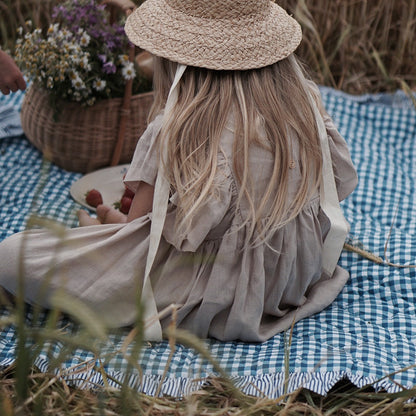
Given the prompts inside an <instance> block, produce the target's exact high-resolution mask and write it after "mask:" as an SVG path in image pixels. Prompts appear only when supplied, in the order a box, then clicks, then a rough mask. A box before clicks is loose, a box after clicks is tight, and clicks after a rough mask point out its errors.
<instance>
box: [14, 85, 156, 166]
mask: <svg viewBox="0 0 416 416" xmlns="http://www.w3.org/2000/svg"><path fill="white" fill-rule="evenodd" d="M122 101H123V98H111V99H107V100H102V101H98V102H97V103H96V104H95V105H93V106H91V107H84V106H81V105H80V104H77V103H74V102H61V103H60V110H59V113H58V120H57V121H54V113H55V109H54V108H52V107H51V105H50V103H49V96H48V93H47V91H45V90H43V89H41V88H39V87H37V86H36V85H32V86H31V87H30V89H29V91H28V92H27V94H26V96H25V98H24V100H23V103H22V111H21V120H22V128H23V131H24V132H25V134H26V137H27V138H28V139H29V141H30V142H31V143H32V144H33V145H34V146H35V147H36V148H38V149H39V150H40V151H41V152H42V153H43V154H44V155H45V157H46V158H47V159H49V160H51V161H52V162H53V163H55V164H56V165H58V166H60V167H62V168H64V169H66V170H69V171H72V172H83V173H85V172H90V171H92V170H95V169H97V168H101V167H103V166H108V165H110V164H111V161H112V158H113V154H114V149H115V146H116V141H117V134H118V131H119V122H120V114H121V112H122V110H121V106H122ZM152 102H153V93H152V92H149V93H143V94H137V95H133V96H132V98H131V101H130V110H129V114H128V117H127V120H126V126H125V132H124V141H123V147H122V150H121V155H120V159H119V163H128V162H130V161H131V158H132V156H133V153H134V150H135V147H136V143H137V140H138V138H139V137H140V135H141V134H142V133H143V131H144V130H145V128H146V119H147V115H148V112H149V109H150V106H151V105H152Z"/></svg>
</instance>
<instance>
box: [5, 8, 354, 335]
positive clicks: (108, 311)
mask: <svg viewBox="0 0 416 416" xmlns="http://www.w3.org/2000/svg"><path fill="white" fill-rule="evenodd" d="M125 29H126V33H127V35H128V37H129V38H130V40H131V41H132V42H133V43H134V44H136V45H138V46H140V47H141V48H143V49H146V50H148V51H149V52H151V53H153V54H154V55H155V59H154V61H155V63H154V66H155V67H154V72H155V76H154V90H155V101H154V106H153V109H152V111H151V115H150V118H151V119H152V122H151V123H150V124H149V127H148V129H147V130H146V132H145V133H144V135H143V136H142V137H141V138H140V140H139V142H138V145H137V149H136V152H135V154H134V157H133V160H132V163H131V166H130V169H129V171H128V173H127V175H126V177H125V183H126V184H127V186H128V187H130V188H131V189H132V190H133V191H135V192H136V196H135V198H134V200H133V204H132V208H131V210H130V212H129V214H128V216H127V217H125V216H123V215H121V214H120V213H117V212H115V211H114V210H113V209H111V208H110V207H106V206H99V207H98V208H97V218H96V219H95V218H90V217H89V216H88V214H87V213H86V212H81V213H80V215H79V218H80V225H81V227H79V228H74V229H70V230H67V232H66V234H65V236H64V238H63V239H62V238H58V237H57V236H55V235H53V234H52V233H51V232H48V231H46V230H32V231H26V232H24V233H19V234H17V235H15V236H12V237H10V238H9V239H7V240H5V241H4V242H3V243H2V244H0V256H1V259H2V260H1V271H0V284H1V285H2V286H4V287H5V288H6V289H7V290H9V291H11V292H15V291H16V286H17V283H16V280H17V279H16V276H17V270H18V268H19V261H21V260H22V259H23V265H24V278H25V296H26V299H27V300H28V301H31V302H40V303H42V305H44V306H49V305H50V302H51V299H53V294H54V292H55V291H57V290H65V291H66V292H68V293H69V294H71V295H73V296H75V297H77V298H79V299H81V300H82V301H84V302H85V303H86V304H88V305H89V306H91V308H93V309H94V310H95V311H96V312H97V313H99V314H100V315H101V316H102V317H103V318H104V319H106V321H107V322H108V323H109V324H110V325H112V326H123V325H129V324H131V323H132V322H134V320H135V317H136V304H137V293H141V294H142V300H143V301H144V303H145V305H146V310H147V312H148V314H149V315H155V314H157V313H158V312H161V311H163V310H164V309H165V308H166V307H168V306H169V305H171V304H172V303H174V304H176V308H177V317H176V322H177V325H178V326H179V327H181V328H185V329H188V330H190V331H192V332H194V333H195V334H197V335H199V336H201V337H209V336H210V337H215V338H217V339H220V340H243V341H264V340H267V339H268V338H270V337H271V336H273V335H275V334H276V333H278V332H280V331H283V330H285V329H287V328H289V327H290V326H291V325H292V324H293V323H294V322H296V321H298V320H299V319H302V318H304V317H306V316H309V315H311V314H313V313H316V312H319V311H320V310H322V309H323V308H325V307H326V306H327V305H329V304H330V303H331V302H332V301H333V300H334V299H335V297H336V296H337V294H338V293H339V291H340V290H341V289H342V287H343V286H344V284H345V282H346V281H347V279H348V273H347V271H345V270H343V269H342V268H340V267H339V266H337V265H336V263H337V261H338V258H339V255H340V252H341V250H342V246H343V243H344V240H345V236H346V233H347V226H346V222H345V220H344V218H343V216H342V213H341V210H340V207H339V200H342V199H344V198H345V197H346V196H348V195H349V194H350V193H351V192H352V190H353V189H354V187H355V186H356V183H357V177H356V173H355V170H354V167H353V165H352V162H351V159H350V156H349V152H348V149H347V145H346V143H345V141H344V140H343V138H342V137H341V136H340V135H339V133H338V132H337V130H336V129H335V127H334V125H333V123H332V121H331V120H330V118H329V117H328V116H327V115H326V114H325V112H324V111H323V109H322V105H321V103H320V100H319V96H318V91H317V88H316V87H315V86H314V84H313V83H312V82H310V81H307V80H306V79H305V76H304V74H303V72H302V70H301V68H300V66H299V64H298V63H297V60H296V58H295V56H294V54H293V52H294V50H295V49H296V48H297V46H298V45H299V43H300V41H301V29H300V26H299V24H298V23H297V22H296V21H295V20H294V19H293V18H291V17H290V16H288V15H287V13H286V12H285V11H284V10H283V9H281V8H280V7H279V6H278V5H276V4H275V3H273V2H271V1H269V0H212V1H210V2H207V1H206V0H147V1H146V2H145V3H143V4H142V6H140V7H139V8H138V9H136V10H135V11H134V12H133V13H132V14H131V15H130V16H129V18H128V20H127V22H126V27H125ZM22 245H23V247H24V250H23V254H22V257H20V256H19V247H21V246H22ZM51 265H52V266H51ZM45 276H48V282H47V286H46V296H44V297H40V296H39V292H41V288H42V282H43V280H44V277H45ZM169 322H170V317H169V316H166V317H163V316H160V319H159V320H158V319H154V320H153V323H152V325H151V326H149V327H148V333H147V338H148V339H160V337H161V328H164V327H165V326H166V325H168V324H169Z"/></svg>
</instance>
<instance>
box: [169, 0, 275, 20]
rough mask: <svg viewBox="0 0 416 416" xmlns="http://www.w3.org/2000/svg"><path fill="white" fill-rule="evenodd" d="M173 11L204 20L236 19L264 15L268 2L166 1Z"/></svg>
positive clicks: (254, 0) (227, 0)
mask: <svg viewBox="0 0 416 416" xmlns="http://www.w3.org/2000/svg"><path fill="white" fill-rule="evenodd" d="M166 4H168V5H169V6H170V7H172V8H173V9H175V10H177V11H179V12H182V13H185V14H187V15H189V16H194V17H201V18H206V19H238V18H240V17H242V16H248V15H253V14H262V13H263V14H266V13H267V10H268V9H269V6H270V2H269V1H268V0H211V1H207V0H167V1H166Z"/></svg>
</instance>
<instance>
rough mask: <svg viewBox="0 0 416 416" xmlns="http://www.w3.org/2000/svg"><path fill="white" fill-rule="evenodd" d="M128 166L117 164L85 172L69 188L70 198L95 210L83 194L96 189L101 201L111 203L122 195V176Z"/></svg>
mask: <svg viewBox="0 0 416 416" xmlns="http://www.w3.org/2000/svg"><path fill="white" fill-rule="evenodd" d="M128 167H129V165H128V164H127V165H118V166H112V167H110V168H104V169H100V170H96V171H95V172H91V173H87V174H86V175H84V176H82V177H81V178H79V179H78V180H77V181H75V182H74V183H73V184H72V186H71V189H70V193H71V196H72V198H74V199H75V201H77V202H79V203H80V204H81V205H83V206H84V207H87V208H89V209H91V210H94V211H95V208H93V207H91V206H90V205H88V204H87V203H86V201H85V194H86V193H87V192H88V191H89V190H91V189H97V191H100V192H101V195H102V197H103V203H104V204H106V205H113V204H114V202H117V201H119V200H120V198H121V196H122V195H123V192H124V184H123V176H124V174H125V173H126V172H127V169H128Z"/></svg>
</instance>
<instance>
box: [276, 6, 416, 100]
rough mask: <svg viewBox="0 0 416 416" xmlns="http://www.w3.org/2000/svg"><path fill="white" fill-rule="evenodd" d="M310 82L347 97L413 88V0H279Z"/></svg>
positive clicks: (415, 80) (415, 23)
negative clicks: (299, 37) (296, 26)
mask: <svg viewBox="0 0 416 416" xmlns="http://www.w3.org/2000/svg"><path fill="white" fill-rule="evenodd" d="M278 3H279V4H281V5H282V6H283V7H285V8H286V9H287V10H288V11H290V12H292V13H293V14H294V16H295V17H296V19H297V20H298V21H299V22H300V23H301V24H302V26H303V30H304V39H303V44H302V45H301V47H300V49H299V54H300V56H302V57H303V59H304V60H305V61H306V62H307V63H308V65H309V66H310V67H311V68H312V71H313V73H314V74H315V76H316V80H317V81H318V82H319V83H320V84H323V85H329V86H332V87H335V88H338V89H341V90H344V91H347V92H350V93H359V94H361V93H369V92H379V91H394V90H396V89H398V88H405V89H406V86H405V85H404V83H406V84H407V85H409V86H410V87H412V88H415V87H416V71H415V70H414V62H415V61H416V42H414V34H415V32H416V1H415V0H377V1H374V0H331V1H327V0H280V1H278Z"/></svg>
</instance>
